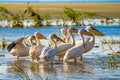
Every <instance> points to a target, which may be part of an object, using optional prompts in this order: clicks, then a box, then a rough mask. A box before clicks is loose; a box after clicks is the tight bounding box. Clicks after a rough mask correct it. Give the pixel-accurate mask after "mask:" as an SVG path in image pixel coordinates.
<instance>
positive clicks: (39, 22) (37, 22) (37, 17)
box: [24, 6, 42, 27]
mask: <svg viewBox="0 0 120 80" xmlns="http://www.w3.org/2000/svg"><path fill="white" fill-rule="evenodd" d="M24 13H28V14H30V16H31V17H32V18H33V20H34V22H35V27H40V26H42V17H41V16H40V15H39V14H38V13H36V12H35V11H34V10H33V8H32V7H31V6H30V7H28V8H27V9H26V10H25V11H24Z"/></svg>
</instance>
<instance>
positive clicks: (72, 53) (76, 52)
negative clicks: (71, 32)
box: [64, 29, 92, 63]
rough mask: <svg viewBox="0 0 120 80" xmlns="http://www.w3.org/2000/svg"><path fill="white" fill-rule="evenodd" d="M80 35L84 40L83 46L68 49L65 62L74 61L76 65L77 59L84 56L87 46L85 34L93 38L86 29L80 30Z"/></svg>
mask: <svg viewBox="0 0 120 80" xmlns="http://www.w3.org/2000/svg"><path fill="white" fill-rule="evenodd" d="M78 34H79V35H80V37H81V38H82V42H81V44H80V45H79V46H73V47H72V48H70V49H68V50H67V51H66V54H65V55H64V61H66V60H69V59H74V61H75V63H76V58H77V57H79V56H80V55H82V54H83V53H84V50H85V46H84V44H85V42H84V37H83V34H86V35H89V36H92V34H90V33H89V32H87V31H86V30H84V29H81V30H79V31H78Z"/></svg>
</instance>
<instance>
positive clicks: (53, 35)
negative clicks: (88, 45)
mask: <svg viewBox="0 0 120 80" xmlns="http://www.w3.org/2000/svg"><path fill="white" fill-rule="evenodd" d="M50 38H51V39H55V40H56V42H58V41H60V42H64V43H65V41H63V40H62V39H61V38H59V37H58V36H57V35H56V34H51V35H50Z"/></svg>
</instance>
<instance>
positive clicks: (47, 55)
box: [41, 34, 64, 61]
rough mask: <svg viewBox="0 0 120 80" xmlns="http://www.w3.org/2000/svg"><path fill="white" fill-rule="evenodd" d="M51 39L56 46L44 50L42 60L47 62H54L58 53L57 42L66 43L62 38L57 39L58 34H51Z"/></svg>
mask: <svg viewBox="0 0 120 80" xmlns="http://www.w3.org/2000/svg"><path fill="white" fill-rule="evenodd" d="M49 38H50V40H51V41H52V42H53V44H54V46H53V48H52V47H46V48H44V49H43V51H42V54H41V58H42V59H44V61H47V60H51V61H52V60H53V59H54V57H55V55H56V54H57V52H58V49H57V43H56V41H60V42H64V41H63V40H62V39H61V38H59V37H57V36H56V34H50V35H49ZM55 39H56V41H55Z"/></svg>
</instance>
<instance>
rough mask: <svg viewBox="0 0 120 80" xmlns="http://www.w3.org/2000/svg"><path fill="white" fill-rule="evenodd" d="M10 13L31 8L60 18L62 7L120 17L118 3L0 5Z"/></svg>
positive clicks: (42, 13)
mask: <svg viewBox="0 0 120 80" xmlns="http://www.w3.org/2000/svg"><path fill="white" fill-rule="evenodd" d="M1 6H2V7H5V8H7V9H8V10H9V11H11V12H12V13H18V12H21V13H23V12H24V10H25V8H27V7H28V6H32V7H33V8H34V9H36V11H38V12H39V13H40V14H41V15H44V14H50V15H51V18H61V16H60V15H61V14H63V13H64V12H63V11H64V10H63V9H64V7H69V8H72V9H76V10H78V11H88V12H95V13H97V14H99V15H101V16H109V17H110V18H118V17H119V16H120V4H119V3H104V4H103V3H66V4H64V3H63V4H15V3H14V4H0V7H1Z"/></svg>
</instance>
